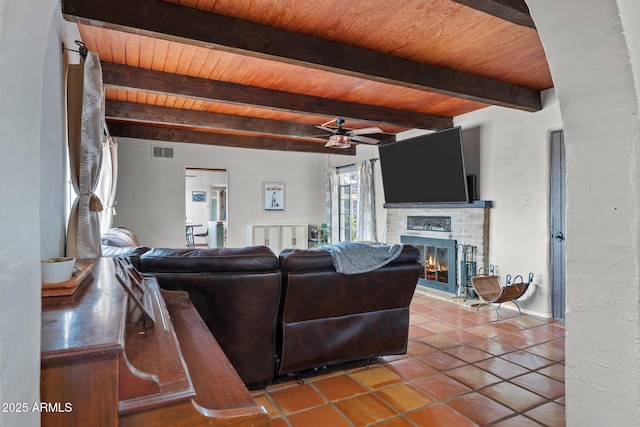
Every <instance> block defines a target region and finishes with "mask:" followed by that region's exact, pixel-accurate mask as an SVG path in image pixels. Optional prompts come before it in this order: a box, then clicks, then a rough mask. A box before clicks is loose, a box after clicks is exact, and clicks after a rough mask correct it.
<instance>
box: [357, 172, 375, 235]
mask: <svg viewBox="0 0 640 427" xmlns="http://www.w3.org/2000/svg"><path fill="white" fill-rule="evenodd" d="M356 180H357V183H358V210H357V218H356V240H358V241H367V242H369V241H371V242H373V241H376V210H375V196H374V192H373V167H372V165H371V160H363V161H361V162H358V164H356Z"/></svg>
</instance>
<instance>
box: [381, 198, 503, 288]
mask: <svg viewBox="0 0 640 427" xmlns="http://www.w3.org/2000/svg"><path fill="white" fill-rule="evenodd" d="M385 207H386V208H387V235H386V237H387V239H386V240H387V243H408V244H414V245H415V246H417V247H419V249H420V250H421V253H422V254H423V257H422V258H423V260H422V262H423V265H425V264H429V263H431V264H432V265H425V274H424V275H423V277H421V279H420V281H419V283H418V284H419V285H421V286H426V287H430V288H433V289H438V290H441V291H444V292H446V293H451V294H455V293H456V292H457V289H458V286H460V283H464V282H465V279H464V277H463V276H464V274H465V273H464V272H461V271H460V260H461V257H462V255H461V254H462V248H463V247H464V248H466V249H467V250H468V249H469V248H471V247H473V253H474V261H475V266H476V270H479V269H480V268H485V269H486V268H488V265H489V260H488V253H489V212H490V208H491V202H488V201H475V202H473V203H468V204H433V205H409V206H400V207H396V205H385ZM425 239H426V241H427V242H429V241H434V243H427V244H426V245H423V243H422V242H424V241H425ZM440 241H442V242H440ZM446 241H450V242H451V243H446ZM451 244H453V248H454V249H451V248H452V246H451ZM446 245H449V246H448V248H447V249H446V250H445V249H441V248H443V247H444V246H446ZM431 247H433V248H434V249H430V248H431ZM451 251H453V254H451ZM429 253H433V254H434V255H435V254H446V256H448V259H447V260H446V261H440V260H437V259H436V260H435V261H434V260H433V259H431V260H430V255H429ZM443 256H444V255H443ZM444 264H446V272H445V268H444V266H443V265H444ZM463 268H464V267H463ZM431 270H436V271H440V273H439V275H436V278H435V281H430V280H428V279H429V277H427V276H432V275H433V274H432V273H430V271H431ZM444 277H447V278H449V277H451V280H447V281H445V280H444Z"/></svg>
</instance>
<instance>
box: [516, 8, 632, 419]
mask: <svg viewBox="0 0 640 427" xmlns="http://www.w3.org/2000/svg"><path fill="white" fill-rule="evenodd" d="M525 1H526V2H527V4H528V6H529V9H530V12H531V15H532V17H533V19H534V22H535V23H536V28H537V30H538V32H539V34H540V38H541V40H542V44H543V46H544V49H545V52H546V55H547V60H548V62H549V66H550V69H551V74H552V77H553V81H554V85H555V89H556V94H557V96H558V101H559V105H560V111H561V114H562V121H563V127H564V132H565V137H566V139H565V142H566V154H567V314H566V322H567V323H566V328H567V333H566V347H565V348H566V359H565V363H566V372H565V377H566V378H565V387H566V420H567V426H582V425H599V424H602V425H640V412H639V411H640V410H639V407H640V406H639V402H640V387H639V384H640V372H639V370H638V360H640V342H639V340H638V337H639V336H640V321H639V320H640V316H639V315H640V303H639V301H640V286H639V285H640V272H639V271H640V270H639V265H640V239H639V236H640V225H639V221H638V211H639V206H640V203H639V201H640V194H639V190H638V189H639V188H640V170H639V169H640V168H639V167H638V164H639V162H638V160H639V152H640V150H639V145H640V136H639V135H640V120H639V118H638V99H639V97H640V96H639V94H640V90H639V86H640V85H639V84H638V82H639V80H638V78H639V77H637V76H638V75H639V74H640V52H639V51H640V42H638V40H640V37H639V35H640V34H638V33H639V32H640V6H639V5H638V3H639V2H637V1H636V0H617V1H616V0H563V1H562V2H558V1H557V0H525Z"/></svg>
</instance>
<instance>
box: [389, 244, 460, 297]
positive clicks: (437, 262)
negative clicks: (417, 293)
mask: <svg viewBox="0 0 640 427" xmlns="http://www.w3.org/2000/svg"><path fill="white" fill-rule="evenodd" d="M400 241H401V242H402V243H407V244H410V245H413V246H415V247H417V248H418V250H419V251H420V263H421V264H422V265H423V267H424V268H423V270H422V273H421V274H420V278H419V279H418V285H422V286H427V287H429V288H433V289H438V290H441V291H444V292H448V293H452V294H455V293H456V241H455V240H449V239H432V238H426V237H417V236H400Z"/></svg>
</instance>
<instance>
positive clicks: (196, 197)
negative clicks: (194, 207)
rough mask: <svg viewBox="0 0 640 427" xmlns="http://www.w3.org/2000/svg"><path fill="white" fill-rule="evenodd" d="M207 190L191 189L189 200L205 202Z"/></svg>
mask: <svg viewBox="0 0 640 427" xmlns="http://www.w3.org/2000/svg"><path fill="white" fill-rule="evenodd" d="M206 199H207V192H206V191H192V192H191V201H192V202H206Z"/></svg>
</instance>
